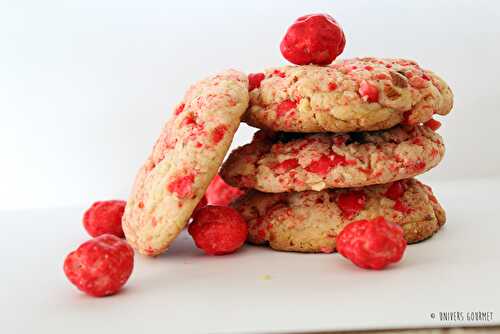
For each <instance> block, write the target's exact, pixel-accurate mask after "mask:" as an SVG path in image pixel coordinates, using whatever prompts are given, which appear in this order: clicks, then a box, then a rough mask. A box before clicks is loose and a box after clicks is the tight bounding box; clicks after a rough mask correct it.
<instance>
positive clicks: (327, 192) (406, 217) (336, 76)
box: [221, 58, 453, 252]
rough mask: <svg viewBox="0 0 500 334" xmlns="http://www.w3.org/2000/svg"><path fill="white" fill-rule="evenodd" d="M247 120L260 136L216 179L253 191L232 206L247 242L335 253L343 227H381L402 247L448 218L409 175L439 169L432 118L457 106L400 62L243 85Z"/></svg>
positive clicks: (275, 74) (342, 65) (337, 66)
mask: <svg viewBox="0 0 500 334" xmlns="http://www.w3.org/2000/svg"><path fill="white" fill-rule="evenodd" d="M249 91H250V105H249V108H248V110H247V112H246V113H245V115H244V117H243V120H244V121H245V122H246V123H248V124H249V125H252V126H255V127H257V128H260V129H261V130H259V131H258V132H257V133H256V134H255V136H254V138H253V140H252V142H251V143H249V144H247V145H245V146H243V147H240V148H238V149H236V150H235V151H233V152H232V153H231V155H230V156H229V158H228V159H227V161H226V162H225V163H224V165H223V167H222V169H221V175H222V177H223V178H224V180H225V181H226V182H227V183H229V184H230V185H232V186H235V187H239V188H244V189H250V190H249V191H247V193H246V194H245V195H244V196H243V197H241V198H239V199H238V200H237V201H236V202H234V203H233V204H232V206H233V207H235V208H236V209H237V210H239V211H240V212H241V214H242V215H243V217H244V218H245V219H246V221H247V223H248V224H249V236H248V241H249V242H251V243H253V244H259V245H263V244H268V245H269V246H270V247H272V248H273V249H276V250H283V251H298V252H333V251H334V250H335V240H336V236H337V235H338V234H339V232H340V231H341V230H342V229H343V228H344V226H346V225H347V224H349V223H351V222H353V221H357V220H363V219H374V218H376V217H380V216H382V217H384V218H385V219H386V220H387V221H391V222H394V223H397V224H399V225H400V226H401V227H402V228H403V230H404V234H405V238H406V240H407V241H408V242H409V243H414V242H418V241H421V240H424V239H426V238H429V237H431V236H432V235H433V234H434V233H435V232H436V231H438V230H439V228H440V227H441V226H442V225H443V224H444V223H445V213H444V211H443V209H442V208H441V206H440V205H439V203H438V202H437V200H436V198H435V197H434V195H433V194H432V191H431V188H430V187H428V186H426V185H424V184H422V183H420V182H419V181H417V180H416V179H414V178H413V177H414V176H417V175H419V174H422V173H424V172H426V171H428V170H429V169H431V168H433V167H435V166H436V165H437V164H438V163H439V162H440V161H441V159H442V158H443V155H444V151H445V149H444V145H443V141H442V138H441V137H440V136H439V135H438V134H437V133H436V132H435V130H436V129H437V128H438V127H439V122H437V121H435V120H434V119H432V117H433V115H435V114H438V115H446V114H448V113H449V112H450V110H451V108H452V104H453V95H452V92H451V90H450V88H449V87H448V85H447V84H446V83H445V82H444V81H443V80H442V79H440V78H439V77H438V76H437V75H435V74H434V73H433V72H431V71H428V70H424V69H422V68H420V67H419V66H418V65H417V64H416V63H415V62H413V61H408V60H403V59H376V58H357V59H352V60H342V61H336V62H335V63H333V64H331V65H328V66H316V65H299V66H285V67H282V68H278V69H271V70H268V71H266V72H265V73H259V74H253V75H250V76H249Z"/></svg>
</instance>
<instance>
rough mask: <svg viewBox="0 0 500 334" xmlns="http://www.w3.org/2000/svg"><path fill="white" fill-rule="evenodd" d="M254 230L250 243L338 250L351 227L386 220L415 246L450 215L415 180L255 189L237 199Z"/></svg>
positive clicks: (298, 249)
mask: <svg viewBox="0 0 500 334" xmlns="http://www.w3.org/2000/svg"><path fill="white" fill-rule="evenodd" d="M232 206H233V207H234V208H235V209H237V210H238V211H239V212H241V214H242V215H243V217H244V218H245V220H246V221H247V223H248V226H249V235H248V241H249V242H250V243H253V244H257V245H266V244H268V245H269V246H270V247H271V248H273V249H276V250H281V251H295V252H324V253H331V252H333V251H335V239H336V237H337V235H338V234H339V233H340V231H342V229H343V228H344V226H346V225H347V224H349V223H351V222H353V221H357V220H361V219H373V218H376V217H379V216H383V217H384V218H385V219H386V220H387V221H390V222H394V223H396V224H399V225H400V226H401V227H402V228H403V230H404V236H405V239H406V240H407V241H408V242H409V243H414V242H418V241H421V240H424V239H427V238H429V237H431V236H432V235H433V234H434V233H436V232H437V231H438V230H439V228H440V227H441V226H442V225H443V224H444V223H445V221H446V215H445V212H444V210H443V208H442V207H441V206H440V205H439V203H438V202H437V200H436V198H435V197H434V195H433V194H432V191H431V189H430V188H429V187H427V186H425V185H423V184H422V183H420V182H419V181H417V180H415V179H407V180H401V181H396V182H394V183H390V184H383V185H376V186H369V187H364V188H351V189H336V190H332V189H330V190H323V191H304V192H293V193H281V194H266V193H261V192H258V191H255V190H251V191H249V192H248V193H247V194H246V195H244V196H243V197H241V198H239V199H238V200H236V201H235V202H234V203H233V204H232Z"/></svg>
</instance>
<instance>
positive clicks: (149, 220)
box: [122, 70, 248, 256]
mask: <svg viewBox="0 0 500 334" xmlns="http://www.w3.org/2000/svg"><path fill="white" fill-rule="evenodd" d="M247 106H248V81H247V78H246V75H244V74H243V73H240V72H238V71H234V70H229V71H226V72H223V73H221V74H218V75H215V76H212V77H210V78H207V79H205V80H202V81H200V82H198V83H196V84H195V85H193V86H191V87H190V89H189V90H188V91H187V93H186V95H185V96H184V99H183V101H182V103H180V104H179V105H178V106H177V107H176V108H175V110H174V112H173V115H172V117H171V118H170V120H169V121H168V122H167V123H166V125H165V126H164V128H163V130H162V132H161V134H160V137H159V138H158V140H157V141H156V143H155V145H154V148H153V151H152V153H151V154H150V156H149V157H148V159H147V161H146V163H145V164H144V165H143V166H142V168H141V169H140V170H139V172H138V174H137V177H136V180H135V184H134V187H133V190H132V193H131V195H130V197H129V200H128V202H127V206H126V208H125V213H124V215H123V219H122V226H123V230H124V232H125V236H126V238H127V241H128V242H129V243H130V244H131V245H132V246H133V247H134V248H135V249H137V250H138V251H139V252H140V253H142V254H145V255H151V256H153V255H157V254H160V253H162V252H163V251H165V250H166V249H167V248H168V247H169V245H170V243H171V242H172V241H173V240H174V239H175V237H176V236H177V235H178V234H179V232H180V231H181V230H182V229H183V228H184V226H185V225H186V223H187V221H188V220H189V218H190V217H191V214H192V212H193V210H194V208H195V207H196V205H197V203H198V202H199V201H200V199H201V198H202V197H203V194H204V193H205V190H206V189H207V187H208V185H209V183H210V181H211V180H212V178H213V177H214V176H215V175H216V173H217V170H218V168H219V166H220V164H221V163H222V160H223V159H224V155H225V154H226V152H227V150H228V149H229V146H230V144H231V141H232V139H233V136H234V133H235V131H236V129H237V128H238V126H239V123H240V118H241V116H242V114H243V113H244V111H245V110H246V108H247Z"/></svg>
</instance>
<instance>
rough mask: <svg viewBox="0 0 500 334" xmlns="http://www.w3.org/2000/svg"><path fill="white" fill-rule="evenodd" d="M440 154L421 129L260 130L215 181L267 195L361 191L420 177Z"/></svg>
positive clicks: (437, 140) (437, 142)
mask: <svg viewBox="0 0 500 334" xmlns="http://www.w3.org/2000/svg"><path fill="white" fill-rule="evenodd" d="M444 151H445V149H444V145H443V141H442V138H441V136H440V135H439V134H437V133H436V132H434V131H432V130H431V129H429V128H428V127H426V126H424V125H417V126H406V125H398V126H396V127H394V128H391V129H389V130H381V131H375V132H352V133H346V134H334V133H320V134H300V133H284V132H282V133H274V132H264V131H262V130H261V131H259V132H257V133H256V134H255V136H254V139H253V141H252V142H251V143H250V144H247V145H245V146H242V147H240V148H238V149H236V150H234V151H233V152H232V153H231V155H230V156H229V158H228V159H227V161H226V162H225V163H224V165H223V167H222V170H221V175H222V177H223V178H224V180H225V181H226V182H228V183H229V184H230V185H232V186H235V187H238V188H253V189H257V190H260V191H262V192H270V193H279V192H288V191H304V190H317V191H319V190H323V189H326V188H348V187H361V186H367V185H372V184H382V183H388V182H392V181H396V180H400V179H405V178H409V177H413V176H416V175H418V174H421V173H423V172H425V171H427V170H429V169H431V168H432V167H434V166H436V165H437V164H438V163H439V162H440V161H441V159H442V157H443V155H444Z"/></svg>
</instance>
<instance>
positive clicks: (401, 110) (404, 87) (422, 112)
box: [243, 58, 453, 132]
mask: <svg viewBox="0 0 500 334" xmlns="http://www.w3.org/2000/svg"><path fill="white" fill-rule="evenodd" d="M250 78H251V79H253V80H251V81H252V82H251V85H250V89H251V91H250V108H249V110H248V111H247V112H246V113H245V116H244V118H243V120H244V121H245V122H246V123H248V124H249V125H252V126H255V127H257V128H261V129H269V130H273V131H285V132H324V131H331V132H350V131H372V130H381V129H388V128H391V127H393V126H395V125H397V124H400V123H405V124H409V125H414V124H418V123H424V122H426V121H428V120H429V119H430V118H431V117H432V115H433V114H439V115H446V114H448V113H449V112H450V110H451V108H452V105H453V94H452V92H451V90H450V88H449V87H448V85H447V84H446V83H445V82H444V81H443V80H442V79H441V78H439V77H438V76H437V75H436V74H434V73H433V72H431V71H428V70H424V69H422V68H420V67H419V66H418V65H417V63H415V62H414V61H410V60H404V59H377V58H355V59H347V60H338V61H336V62H335V63H333V64H331V65H328V66H317V65H303V66H284V67H281V68H275V69H269V70H267V71H265V72H264V73H258V74H252V75H251V77H250Z"/></svg>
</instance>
